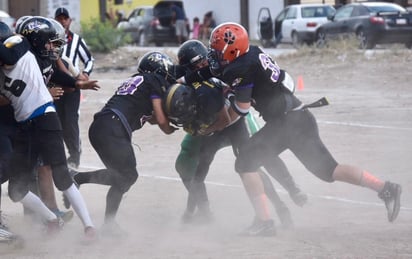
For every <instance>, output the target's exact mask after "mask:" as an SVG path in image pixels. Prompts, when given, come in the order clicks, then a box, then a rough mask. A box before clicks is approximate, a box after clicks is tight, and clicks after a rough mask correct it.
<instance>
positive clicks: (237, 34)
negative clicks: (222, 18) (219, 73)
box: [209, 23, 249, 65]
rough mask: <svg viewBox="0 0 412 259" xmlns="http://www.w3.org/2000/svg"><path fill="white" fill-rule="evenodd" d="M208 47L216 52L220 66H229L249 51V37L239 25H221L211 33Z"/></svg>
mask: <svg viewBox="0 0 412 259" xmlns="http://www.w3.org/2000/svg"><path fill="white" fill-rule="evenodd" d="M209 47H210V48H211V49H212V50H214V51H215V52H216V55H217V56H218V58H219V63H220V64H221V65H225V64H229V63H230V62H232V61H233V60H235V59H236V58H237V57H240V56H242V55H243V54H245V53H247V52H248V51H249V36H248V33H247V31H246V29H245V28H244V27H243V26H242V25H240V24H237V23H222V24H220V25H218V26H217V27H216V28H215V29H214V30H213V31H212V33H211V35H210V40H209Z"/></svg>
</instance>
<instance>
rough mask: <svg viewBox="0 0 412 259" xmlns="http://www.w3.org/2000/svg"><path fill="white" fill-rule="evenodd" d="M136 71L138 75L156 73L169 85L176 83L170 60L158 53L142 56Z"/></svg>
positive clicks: (152, 52)
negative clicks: (169, 83)
mask: <svg viewBox="0 0 412 259" xmlns="http://www.w3.org/2000/svg"><path fill="white" fill-rule="evenodd" d="M137 71H138V72H139V73H157V74H159V75H161V76H164V77H165V79H166V80H167V81H169V82H171V83H174V82H175V81H176V77H175V73H174V64H173V61H172V59H171V58H170V57H169V56H168V55H166V54H164V53H161V52H158V51H151V52H148V53H146V54H144V55H143V56H142V57H141V58H140V60H139V62H138V64H137Z"/></svg>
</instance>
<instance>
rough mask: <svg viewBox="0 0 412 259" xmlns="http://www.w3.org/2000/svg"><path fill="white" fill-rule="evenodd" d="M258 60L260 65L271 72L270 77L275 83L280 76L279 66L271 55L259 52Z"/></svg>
mask: <svg viewBox="0 0 412 259" xmlns="http://www.w3.org/2000/svg"><path fill="white" fill-rule="evenodd" d="M259 60H260V64H261V65H262V67H263V68H264V69H265V70H269V71H270V72H271V76H270V79H271V80H272V81H273V82H274V83H276V82H277V81H278V80H279V76H280V67H279V66H278V64H276V62H275V61H273V59H272V58H271V57H269V56H268V55H267V54H264V53H261V54H259Z"/></svg>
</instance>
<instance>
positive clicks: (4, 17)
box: [0, 10, 16, 31]
mask: <svg viewBox="0 0 412 259" xmlns="http://www.w3.org/2000/svg"><path fill="white" fill-rule="evenodd" d="M0 21H2V22H4V23H5V24H7V25H8V26H9V28H10V30H12V31H14V27H15V26H16V18H14V17H11V16H10V15H9V14H8V13H7V12H5V11H2V10H0Z"/></svg>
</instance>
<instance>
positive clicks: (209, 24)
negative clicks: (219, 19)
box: [202, 11, 216, 40]
mask: <svg viewBox="0 0 412 259" xmlns="http://www.w3.org/2000/svg"><path fill="white" fill-rule="evenodd" d="M215 27H216V21H215V19H214V18H213V12H212V11H209V12H207V13H205V15H204V16H203V24H202V40H209V36H210V33H211V32H212V30H213V28H215Z"/></svg>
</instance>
